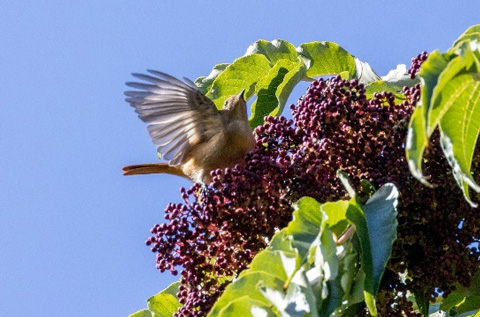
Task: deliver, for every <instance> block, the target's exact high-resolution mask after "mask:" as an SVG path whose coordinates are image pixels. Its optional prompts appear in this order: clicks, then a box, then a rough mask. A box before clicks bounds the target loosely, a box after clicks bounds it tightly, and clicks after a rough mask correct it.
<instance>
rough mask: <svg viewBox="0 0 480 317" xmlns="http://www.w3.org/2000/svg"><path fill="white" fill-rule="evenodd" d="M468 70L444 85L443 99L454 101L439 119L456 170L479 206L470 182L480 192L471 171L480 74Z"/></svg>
mask: <svg viewBox="0 0 480 317" xmlns="http://www.w3.org/2000/svg"><path fill="white" fill-rule="evenodd" d="M477 76H478V75H475V74H472V73H467V74H462V75H458V76H456V77H455V78H454V79H452V80H450V81H449V83H448V84H446V85H445V87H444V89H443V91H444V92H445V96H447V95H446V94H447V93H448V92H452V94H451V95H450V96H449V97H448V99H447V100H445V101H444V102H446V103H449V104H451V105H450V107H449V109H448V111H447V112H446V113H445V115H444V116H443V118H442V120H441V122H440V129H441V145H442V149H443V152H444V153H445V156H446V158H447V160H448V162H449V164H450V166H451V167H452V169H453V174H454V177H455V179H456V181H457V182H458V184H459V186H460V188H462V190H463V194H464V196H465V198H466V199H467V201H468V202H469V203H470V204H471V205H472V207H476V206H477V204H475V203H473V202H472V201H471V199H470V195H469V191H468V189H469V186H470V187H471V188H472V189H474V190H475V191H476V192H480V186H479V185H477V183H476V182H475V180H474V179H473V177H472V174H471V172H470V169H471V165H472V159H473V153H474V149H475V145H476V143H477V138H478V134H479V132H480V78H476V77H477Z"/></svg>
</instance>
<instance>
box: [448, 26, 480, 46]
mask: <svg viewBox="0 0 480 317" xmlns="http://www.w3.org/2000/svg"><path fill="white" fill-rule="evenodd" d="M473 40H480V24H477V25H472V26H471V27H469V28H468V30H466V31H465V33H463V34H462V35H460V37H459V38H458V39H457V40H456V41H455V43H453V47H458V46H460V45H461V44H462V43H464V42H471V41H473Z"/></svg>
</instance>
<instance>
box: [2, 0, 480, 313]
mask: <svg viewBox="0 0 480 317" xmlns="http://www.w3.org/2000/svg"><path fill="white" fill-rule="evenodd" d="M436 2H437V3H435V2H434V1H370V2H367V1H356V2H353V1H351V2H347V1H328V2H326V1H286V0H285V1H250V0H246V1H240V2H239V1H229V0H227V1H175V2H173V1H172V3H168V2H167V1H161V0H157V1H145V0H137V1H118V0H116V1H111V0H103V1H98V0H97V1H90V0H85V1H49V0H44V1H20V0H16V1H12V0H3V1H2V4H1V5H0V10H1V11H0V12H1V15H2V18H1V19H0V45H1V48H2V52H1V53H0V98H1V99H0V111H1V118H2V119H1V121H0V150H1V154H0V171H1V177H0V199H1V201H0V316H10V315H19V314H21V315H23V314H29V315H33V316H63V315H68V316H126V315H128V314H129V313H132V312H134V311H136V310H138V309H141V308H143V307H144V306H145V300H146V299H147V298H148V297H149V296H151V295H153V294H155V293H157V292H158V291H160V290H161V289H163V288H164V287H165V286H167V285H168V284H169V283H170V282H173V281H175V280H176V278H175V277H172V276H170V275H169V274H160V273H159V272H158V271H156V269H155V256H154V254H153V253H151V252H150V250H149V248H147V247H146V246H145V244H144V241H145V239H146V238H147V237H148V235H149V229H150V228H151V227H152V225H153V224H155V223H160V222H162V220H163V209H164V208H165V206H166V205H167V203H168V202H170V201H172V202H179V201H180V196H179V192H178V188H179V187H181V186H188V185H189V182H188V181H186V180H183V179H179V178H175V177H173V176H165V175H163V176H158V175H153V176H143V177H141V176H139V177H122V176H121V167H122V166H124V165H128V164H134V163H147V162H156V152H155V147H154V146H153V144H152V143H151V142H150V140H149V138H148V135H147V133H146V129H145V126H144V124H143V123H142V122H141V121H140V120H139V119H137V118H136V116H135V114H134V112H133V110H132V109H131V108H130V107H129V106H128V104H127V103H126V102H125V101H124V100H123V99H124V96H123V91H124V90H125V89H126V87H125V85H124V82H126V81H130V80H131V79H132V77H131V76H130V73H131V72H142V71H144V70H145V69H147V68H153V69H158V70H161V71H163V72H167V73H170V74H172V75H175V76H178V77H181V76H186V77H189V78H191V79H195V78H196V77H198V76H202V75H207V74H208V73H209V72H210V70H211V68H212V67H213V66H214V65H215V64H217V63H221V62H231V61H233V60H234V59H235V58H237V57H239V56H241V55H243V54H244V52H245V51H246V49H247V47H248V46H249V45H250V44H251V43H253V42H254V41H255V40H257V39H267V40H273V39H275V38H282V39H285V40H288V41H290V42H292V43H293V44H295V45H299V44H301V43H303V42H310V41H324V40H327V41H334V42H337V43H339V44H340V45H342V46H343V47H344V48H345V49H347V50H348V51H349V52H350V53H352V54H354V55H356V56H358V57H359V58H360V59H361V60H364V61H367V62H369V63H370V64H371V66H372V67H373V68H374V69H375V70H376V71H377V73H378V74H380V75H385V74H386V73H387V72H388V70H390V69H393V68H395V66H396V65H397V64H399V63H407V64H408V65H409V63H410V58H411V57H413V56H415V55H417V54H418V53H420V52H421V51H422V50H427V51H432V50H434V49H437V48H439V49H441V50H445V49H446V48H448V47H449V46H450V44H451V43H452V42H453V41H454V40H455V38H456V37H457V36H458V35H460V34H461V33H462V32H463V31H464V30H465V29H466V28H467V27H468V26H470V25H472V24H476V23H479V22H480V20H479V15H478V12H479V10H478V8H479V5H478V1H459V2H458V3H457V4H453V3H452V2H447V1H436ZM367 3H368V4H367ZM305 88H306V85H301V86H300V87H299V88H298V89H296V90H295V91H294V92H293V94H292V96H291V100H290V102H294V101H295V99H297V98H298V97H300V95H301V94H302V91H304V90H305ZM287 111H288V110H287Z"/></svg>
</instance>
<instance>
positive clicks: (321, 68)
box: [297, 42, 356, 77]
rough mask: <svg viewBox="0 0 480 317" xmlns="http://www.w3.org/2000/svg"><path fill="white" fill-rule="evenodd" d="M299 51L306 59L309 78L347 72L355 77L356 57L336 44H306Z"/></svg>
mask: <svg viewBox="0 0 480 317" xmlns="http://www.w3.org/2000/svg"><path fill="white" fill-rule="evenodd" d="M297 51H298V52H299V53H300V54H301V55H302V56H303V57H304V58H305V63H306V65H307V76H309V77H318V76H325V75H336V74H340V73H341V72H345V71H347V72H348V73H349V74H350V77H354V76H355V73H356V67H355V60H354V57H353V56H352V55H350V54H349V53H348V52H347V51H346V50H344V49H343V48H342V47H340V46H339V45H338V44H336V43H332V42H311V43H304V44H302V45H300V46H299V47H298V48H297Z"/></svg>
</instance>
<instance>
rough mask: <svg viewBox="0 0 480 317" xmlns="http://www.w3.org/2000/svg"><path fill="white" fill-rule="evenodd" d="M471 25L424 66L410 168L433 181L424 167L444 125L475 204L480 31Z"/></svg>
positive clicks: (453, 161) (451, 156)
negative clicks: (434, 138) (431, 142)
mask: <svg viewBox="0 0 480 317" xmlns="http://www.w3.org/2000/svg"><path fill="white" fill-rule="evenodd" d="M478 29H479V26H474V27H471V28H470V29H468V30H467V31H466V32H465V33H464V34H463V35H462V36H460V38H459V39H458V40H457V41H456V42H455V43H454V46H453V47H452V48H451V49H450V50H448V51H447V52H446V53H443V54H442V53H440V52H439V51H435V52H433V53H432V54H430V55H429V57H428V59H427V60H426V61H425V63H424V64H423V65H422V69H421V70H420V78H421V80H422V82H423V83H424V85H423V87H422V98H421V103H420V104H419V106H418V107H417V109H416V110H415V113H414V115H413V119H412V120H411V123H410V128H409V134H408V143H407V158H408V160H409V166H410V170H411V171H412V174H413V175H415V177H417V178H418V179H419V180H420V181H422V182H423V183H425V184H429V183H428V181H427V179H426V178H425V177H424V175H423V172H422V163H424V161H425V160H424V158H423V156H424V155H423V154H424V151H425V149H426V148H427V147H428V139H429V138H430V137H431V136H432V134H433V133H434V132H435V129H436V128H437V127H438V129H439V131H440V140H441V147H442V150H443V152H444V154H445V157H446V158H447V160H448V163H449V164H450V166H451V168H452V171H453V175H454V177H455V180H456V181H457V183H458V185H459V186H460V188H461V189H462V191H463V194H464V195H465V198H466V199H467V201H468V202H469V203H470V204H471V205H472V206H477V204H476V203H474V202H473V201H472V199H471V198H470V193H469V188H471V189H473V190H474V191H475V192H477V193H480V186H479V185H478V184H477V183H476V182H475V180H474V178H473V176H472V171H471V166H472V161H473V153H474V150H475V145H476V142H477V138H478V135H479V133H480V33H479V32H478Z"/></svg>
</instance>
